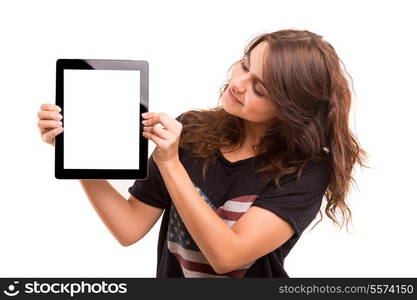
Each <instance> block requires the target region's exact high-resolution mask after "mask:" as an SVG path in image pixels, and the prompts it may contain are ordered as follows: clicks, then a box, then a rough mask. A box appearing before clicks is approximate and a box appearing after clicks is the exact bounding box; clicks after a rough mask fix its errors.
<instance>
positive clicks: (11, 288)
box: [3, 281, 20, 297]
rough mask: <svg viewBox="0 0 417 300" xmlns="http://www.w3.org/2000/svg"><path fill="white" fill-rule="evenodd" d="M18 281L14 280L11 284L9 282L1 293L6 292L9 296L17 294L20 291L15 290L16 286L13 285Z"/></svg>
mask: <svg viewBox="0 0 417 300" xmlns="http://www.w3.org/2000/svg"><path fill="white" fill-rule="evenodd" d="M18 283H19V281H14V282H13V284H10V285H9V286H8V287H7V290H4V291H3V293H4V294H6V295H7V296H11V297H13V296H16V295H18V294H19V293H20V291H19V290H17V289H16V286H15V285H17V284H18Z"/></svg>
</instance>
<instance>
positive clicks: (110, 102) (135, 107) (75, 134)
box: [63, 69, 140, 169]
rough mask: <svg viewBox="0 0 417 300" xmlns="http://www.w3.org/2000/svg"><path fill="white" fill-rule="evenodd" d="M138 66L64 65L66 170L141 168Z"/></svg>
mask: <svg viewBox="0 0 417 300" xmlns="http://www.w3.org/2000/svg"><path fill="white" fill-rule="evenodd" d="M139 97H140V71H138V70H68V69H67V70H64V111H63V114H64V118H63V122H64V125H63V127H64V135H63V139H64V169H139V140H140V138H139V137H140V136H139V113H140V111H139V110H140V98H139Z"/></svg>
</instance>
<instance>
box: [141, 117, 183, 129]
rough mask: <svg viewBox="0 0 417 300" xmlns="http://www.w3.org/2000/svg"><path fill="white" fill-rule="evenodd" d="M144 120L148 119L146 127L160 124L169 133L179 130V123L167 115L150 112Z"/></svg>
mask: <svg viewBox="0 0 417 300" xmlns="http://www.w3.org/2000/svg"><path fill="white" fill-rule="evenodd" d="M144 118H145V119H147V122H145V125H147V126H152V125H155V124H158V123H160V124H161V125H162V126H164V127H165V128H166V129H168V130H169V131H172V132H177V130H178V128H177V124H176V123H177V121H176V120H174V119H173V118H172V117H170V116H168V115H167V114H165V113H156V112H148V113H147V114H146V115H145V116H144Z"/></svg>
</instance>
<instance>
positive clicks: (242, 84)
mask: <svg viewBox="0 0 417 300" xmlns="http://www.w3.org/2000/svg"><path fill="white" fill-rule="evenodd" d="M248 82H249V76H248V74H242V75H240V76H237V77H235V78H234V80H233V87H234V89H235V90H236V91H237V92H240V93H242V92H244V91H245V89H246V85H247V84H248Z"/></svg>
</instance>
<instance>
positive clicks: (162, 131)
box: [143, 125, 174, 140]
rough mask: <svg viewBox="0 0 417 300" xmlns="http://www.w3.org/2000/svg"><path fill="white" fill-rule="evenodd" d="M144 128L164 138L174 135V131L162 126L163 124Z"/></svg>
mask: <svg viewBox="0 0 417 300" xmlns="http://www.w3.org/2000/svg"><path fill="white" fill-rule="evenodd" d="M143 129H144V131H145V132H149V133H152V134H155V135H157V136H158V137H160V138H162V139H164V140H166V139H170V138H173V137H174V135H173V134H172V132H170V131H168V130H167V129H165V128H162V127H161V126H158V125H154V126H149V127H148V126H147V127H144V128H143Z"/></svg>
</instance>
